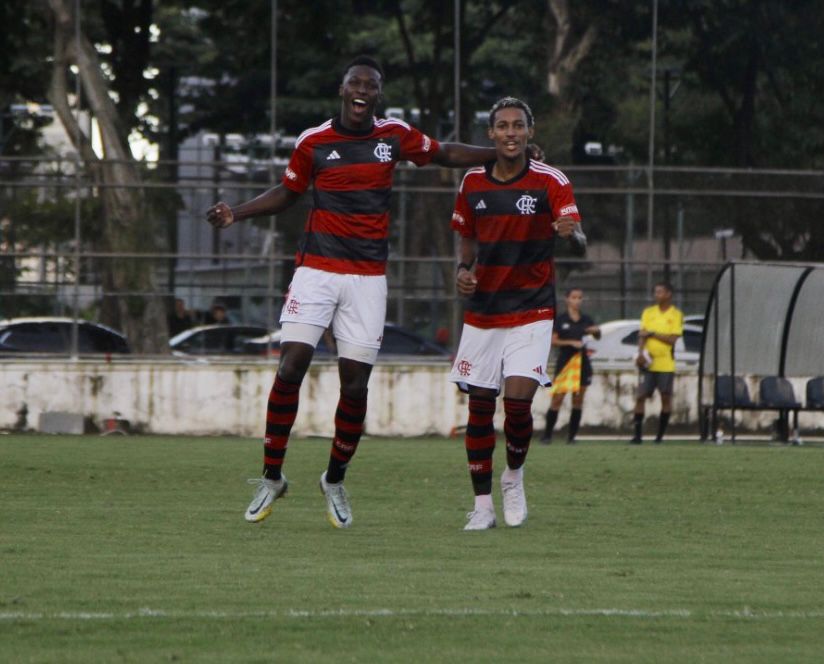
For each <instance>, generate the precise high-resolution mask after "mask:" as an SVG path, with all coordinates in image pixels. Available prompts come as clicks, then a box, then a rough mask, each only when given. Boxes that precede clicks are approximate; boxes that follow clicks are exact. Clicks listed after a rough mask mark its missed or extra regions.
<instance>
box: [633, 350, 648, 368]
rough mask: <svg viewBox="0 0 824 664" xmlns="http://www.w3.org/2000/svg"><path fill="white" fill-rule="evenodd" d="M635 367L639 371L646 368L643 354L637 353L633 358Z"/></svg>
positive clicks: (645, 359)
mask: <svg viewBox="0 0 824 664" xmlns="http://www.w3.org/2000/svg"><path fill="white" fill-rule="evenodd" d="M635 366H636V367H638V368H639V369H646V368H647V358H646V357H644V354H643V353H638V355H636V356H635Z"/></svg>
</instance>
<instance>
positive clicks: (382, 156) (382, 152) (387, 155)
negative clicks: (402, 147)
mask: <svg viewBox="0 0 824 664" xmlns="http://www.w3.org/2000/svg"><path fill="white" fill-rule="evenodd" d="M374 153H375V156H376V157H377V158H378V161H382V162H387V161H392V146H391V145H387V144H386V143H378V144H377V145H376V146H375V151H374Z"/></svg>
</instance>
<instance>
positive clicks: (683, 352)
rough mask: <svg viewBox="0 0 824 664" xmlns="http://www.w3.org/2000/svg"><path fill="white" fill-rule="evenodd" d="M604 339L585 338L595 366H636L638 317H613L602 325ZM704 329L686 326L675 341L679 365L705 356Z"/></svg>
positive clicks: (620, 367) (693, 362) (696, 362)
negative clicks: (702, 339) (615, 318)
mask: <svg viewBox="0 0 824 664" xmlns="http://www.w3.org/2000/svg"><path fill="white" fill-rule="evenodd" d="M599 327H600V328H601V338H600V339H592V338H589V337H584V339H585V341H586V347H587V351H588V353H589V358H590V360H591V361H592V363H593V365H595V366H596V367H601V368H604V369H632V368H634V367H635V357H636V356H637V355H638V330H639V328H640V327H641V323H640V321H639V320H637V319H627V320H611V321H609V322H606V323H601V324H600V325H599ZM702 336H703V329H702V328H701V327H699V326H698V325H688V324H685V325H684V335H683V336H682V337H681V338H680V339H678V341H677V342H676V343H675V362H676V365H677V366H679V367H685V366H695V365H697V364H698V359H699V357H700V356H701V337H702Z"/></svg>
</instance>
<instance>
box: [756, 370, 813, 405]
mask: <svg viewBox="0 0 824 664" xmlns="http://www.w3.org/2000/svg"><path fill="white" fill-rule="evenodd" d="M759 405H760V406H761V407H762V408H765V409H766V408H779V409H782V410H783V409H786V410H798V409H800V408H803V404H802V403H801V402H800V401H798V400H797V399H796V398H795V392H794V391H793V386H792V384H791V383H790V381H788V380H787V379H786V378H782V377H780V376H767V377H766V378H762V379H761V385H760V387H759Z"/></svg>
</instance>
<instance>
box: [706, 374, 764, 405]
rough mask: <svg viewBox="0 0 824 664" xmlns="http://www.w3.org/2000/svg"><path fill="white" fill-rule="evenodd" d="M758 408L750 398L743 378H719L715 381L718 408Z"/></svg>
mask: <svg viewBox="0 0 824 664" xmlns="http://www.w3.org/2000/svg"><path fill="white" fill-rule="evenodd" d="M733 406H735V408H744V409H748V408H756V407H757V406H756V404H755V402H753V400H752V399H751V398H750V391H749V390H748V389H747V383H746V382H744V379H743V378H742V377H741V376H718V379H717V380H716V381H715V407H716V408H732V407H733Z"/></svg>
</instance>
